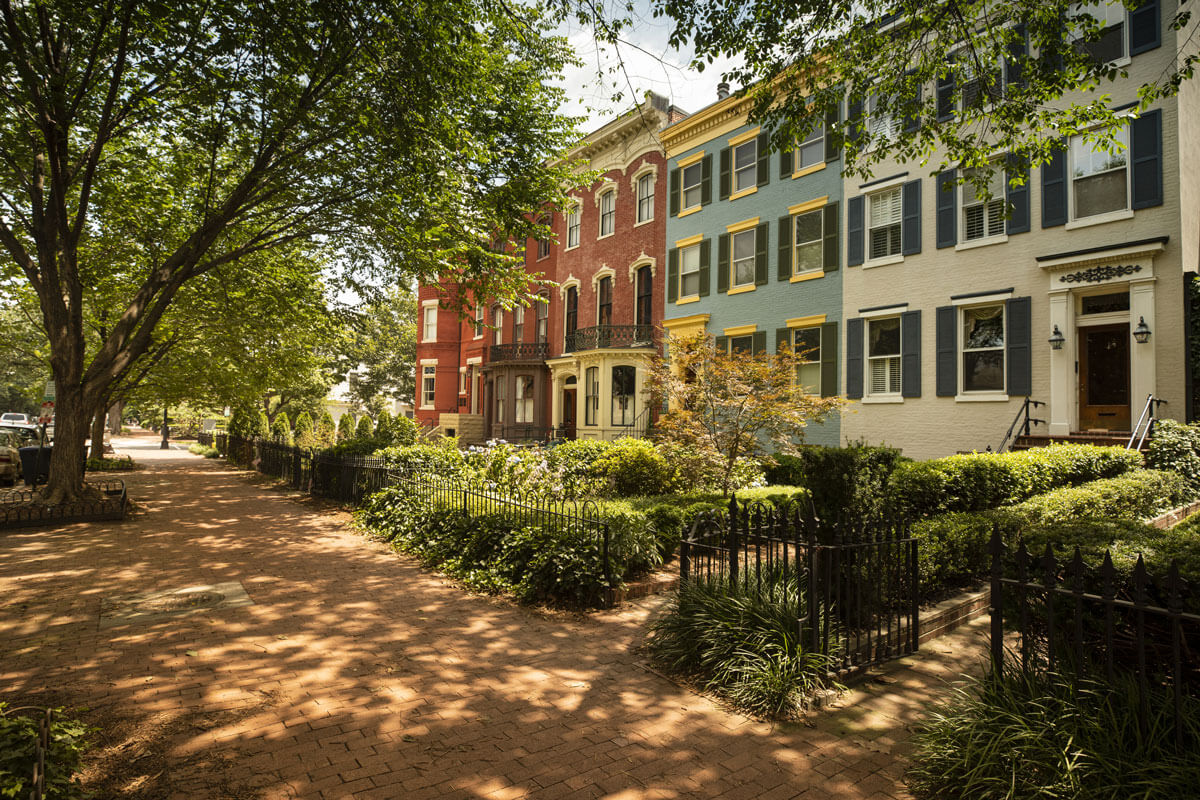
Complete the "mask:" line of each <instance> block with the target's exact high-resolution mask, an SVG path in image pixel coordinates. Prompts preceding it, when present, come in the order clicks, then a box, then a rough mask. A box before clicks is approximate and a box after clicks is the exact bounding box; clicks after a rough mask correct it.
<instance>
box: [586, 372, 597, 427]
mask: <svg viewBox="0 0 1200 800" xmlns="http://www.w3.org/2000/svg"><path fill="white" fill-rule="evenodd" d="M583 391H584V398H583V424H584V425H595V424H596V418H597V417H598V416H599V414H600V368H599V367H588V368H587V370H586V371H585V372H584V379H583Z"/></svg>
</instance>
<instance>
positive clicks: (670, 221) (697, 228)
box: [663, 126, 846, 446]
mask: <svg viewBox="0 0 1200 800" xmlns="http://www.w3.org/2000/svg"><path fill="white" fill-rule="evenodd" d="M748 130H750V128H749V126H743V127H741V128H738V129H736V130H734V131H731V132H727V133H723V134H722V135H721V136H720V137H717V138H715V139H712V140H710V141H708V142H706V143H704V144H702V145H700V146H697V147H695V148H693V149H691V150H688V151H686V152H683V153H680V154H679V155H678V156H676V157H675V158H672V159H671V161H670V164H669V167H670V168H671V169H674V167H675V165H676V163H677V162H678V161H679V160H680V159H685V158H687V157H688V156H690V155H692V154H694V153H696V152H698V151H701V150H703V151H704V152H705V153H706V154H709V155H711V156H712V198H713V199H712V202H711V203H709V204H708V205H706V206H704V208H703V209H702V210H701V211H698V212H694V213H692V214H688V215H687V216H684V217H668V218H667V250H668V251H670V250H671V249H672V248H673V247H674V246H675V242H676V241H678V240H680V239H686V238H688V237H690V236H695V235H696V234H703V235H704V236H706V237H709V238H711V240H712V272H711V275H710V279H709V294H708V296H707V297H701V298H700V299H699V301H696V302H692V303H685V304H683V305H677V304H675V303H672V302H670V301H667V302H666V309H665V313H664V315H663V318H664V319H665V320H670V319H673V318H675V317H686V316H691V315H693V314H709V315H710V318H709V322H708V331H709V333H710V334H712V335H715V336H719V335H721V332H722V330H723V329H725V328H732V327H736V326H739V325H750V324H755V325H757V326H758V330H760V331H766V333H767V349H768V350H769V351H770V352H774V351H775V330H776V329H777V328H782V327H785V326H786V320H788V319H791V318H793V317H807V316H811V315H815V314H824V315H825V319H826V321H827V322H837V323H838V339H839V341H838V364H839V366H838V390H839V392H840V391H841V389H842V371H843V368H842V362H844V360H845V354H844V353H842V352H841V350H842V346H843V343H844V340H845V332H844V330H843V328H842V275H843V273H844V272H845V266H844V265H845V260H846V255H845V252H840V260H841V263H842V266H841V267H840V268H839V269H837V270H836V271H833V272H827V273H825V276H824V277H823V278H817V279H815V280H809V281H802V282H798V283H790V282H788V281H780V280H778V278H777V276H778V259H779V230H778V220H779V218H780V217H782V216H785V215H786V214H787V213H788V208H789V207H790V206H793V205H796V204H797V203H804V202H808V201H810V200H816V199H817V198H820V197H828V198H829V202H831V203H832V202H837V203H838V204H839V205H838V215H839V217H841V223H840V225H839V230H838V240H839V251H844V248H845V244H844V242H845V231H844V230H843V227H842V226H844V220H845V210H844V207H843V205H842V186H843V181H842V176H841V166H842V162H841V160H840V159H838V160H836V161H832V162H829V163H828V164H827V165H826V167H825V169H823V170H820V171H818V172H814V173H811V174H809V175H805V176H803V177H800V178H790V177H789V178H780V176H779V169H780V154H779V153H772V154H771V168H770V178H771V180H770V183H768V184H767V185H765V186H759V187H758V190H757V191H756V192H755V193H754V194H751V195H748V196H746V197H740V198H738V199H736V200H721V199H719V198H720V171H721V163H720V153H721V149H722V148H723V147H725V146H726V145H727V143H728V140H729V139H731V138H733V137H735V136H737V135H738V134H741V133H744V132H746V131H748ZM753 217H758V218H759V221H760V222H765V223H767V224H768V230H769V236H768V243H767V283H766V284H765V285H762V286H758V287H756V288H755V290H754V291H752V292H744V293H741V294H735V295H727V294H723V293H719V292H717V261H718V249H717V241H718V237H720V235H721V234H723V233H725V229H726V227H727V226H729V225H732V224H734V223H737V222H741V221H742V220H746V219H750V218H753ZM664 294H665V293H664ZM840 435H841V426H840V421H839V419H838V417H837V416H836V415H835V416H832V417H831V418H830V419H829V420H827V421H826V422H825V423H823V424H819V425H812V426H810V427H809V429H808V431H806V433H805V441H806V442H808V443H810V444H822V445H828V446H837V445H838V444H839V443H840Z"/></svg>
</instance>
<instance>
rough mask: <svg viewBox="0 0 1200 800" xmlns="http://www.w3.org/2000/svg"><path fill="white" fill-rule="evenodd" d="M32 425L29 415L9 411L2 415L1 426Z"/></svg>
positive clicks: (0, 418) (0, 416)
mask: <svg viewBox="0 0 1200 800" xmlns="http://www.w3.org/2000/svg"><path fill="white" fill-rule="evenodd" d="M13 424H16V425H32V424H33V420H32V419H30V418H29V415H28V414H18V413H17V412H16V411H9V412H6V413H4V414H0V425H13Z"/></svg>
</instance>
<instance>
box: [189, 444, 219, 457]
mask: <svg viewBox="0 0 1200 800" xmlns="http://www.w3.org/2000/svg"><path fill="white" fill-rule="evenodd" d="M188 452H190V453H194V454H195V455H198V456H204V457H205V458H216V457H217V456H219V455H220V452H218V451H217V448H215V447H209V446H207V445H203V444H194V445H192V446H190V447H189V448H188Z"/></svg>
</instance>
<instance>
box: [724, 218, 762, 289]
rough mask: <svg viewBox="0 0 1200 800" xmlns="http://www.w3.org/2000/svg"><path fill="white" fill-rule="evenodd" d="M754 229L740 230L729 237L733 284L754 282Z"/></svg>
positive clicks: (747, 284) (745, 284)
mask: <svg viewBox="0 0 1200 800" xmlns="http://www.w3.org/2000/svg"><path fill="white" fill-rule="evenodd" d="M755 233H756V232H755V229H754V228H751V229H750V230H748V231H740V232H739V233H735V234H732V235H731V236H730V237H729V238H730V239H731V240H732V241H731V242H730V248H731V249H732V252H733V285H734V286H735V287H736V286H752V285H753V284H754V240H755Z"/></svg>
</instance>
